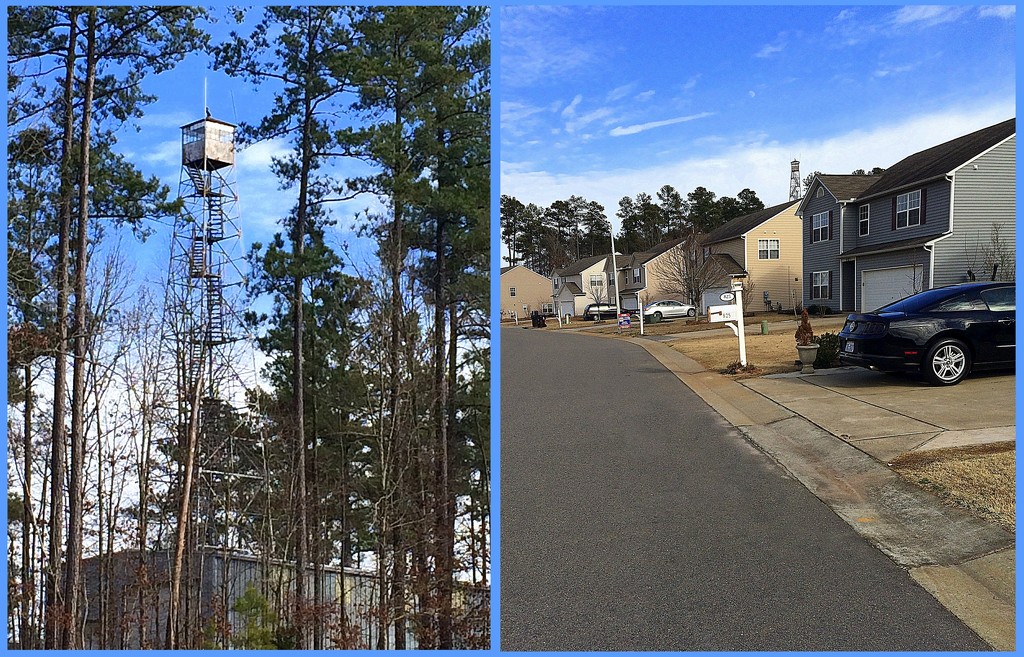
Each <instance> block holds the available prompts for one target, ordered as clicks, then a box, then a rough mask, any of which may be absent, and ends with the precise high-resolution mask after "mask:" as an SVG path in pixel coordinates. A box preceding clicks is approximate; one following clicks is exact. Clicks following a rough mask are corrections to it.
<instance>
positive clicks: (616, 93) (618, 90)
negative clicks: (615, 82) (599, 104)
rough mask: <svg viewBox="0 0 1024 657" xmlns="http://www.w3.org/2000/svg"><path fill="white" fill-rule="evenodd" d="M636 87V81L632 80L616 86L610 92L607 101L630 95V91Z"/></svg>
mask: <svg viewBox="0 0 1024 657" xmlns="http://www.w3.org/2000/svg"><path fill="white" fill-rule="evenodd" d="M635 88H636V83H635V82H630V83H629V84H624V85H622V86H621V87H615V88H614V89H612V90H611V91H609V92H608V97H607V101H608V102H613V101H616V100H622V99H623V98H625V97H626V96H628V95H629V92H631V91H633V89H635Z"/></svg>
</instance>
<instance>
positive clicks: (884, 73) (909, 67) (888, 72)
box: [874, 64, 917, 78]
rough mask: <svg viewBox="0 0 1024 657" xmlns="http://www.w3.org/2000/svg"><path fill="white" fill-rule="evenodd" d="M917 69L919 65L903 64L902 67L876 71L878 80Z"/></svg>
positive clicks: (887, 67) (884, 68)
mask: <svg viewBox="0 0 1024 657" xmlns="http://www.w3.org/2000/svg"><path fill="white" fill-rule="evenodd" d="M915 68H917V64H903V65H902V66H883V67H880V68H878V69H876V70H875V73H874V75H875V77H876V78H884V77H888V76H890V75H898V74H900V73H909V72H910V71H913V70H914V69H915Z"/></svg>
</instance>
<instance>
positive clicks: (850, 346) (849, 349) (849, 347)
mask: <svg viewBox="0 0 1024 657" xmlns="http://www.w3.org/2000/svg"><path fill="white" fill-rule="evenodd" d="M844 350H845V351H846V353H848V354H852V353H853V340H847V341H846V347H844Z"/></svg>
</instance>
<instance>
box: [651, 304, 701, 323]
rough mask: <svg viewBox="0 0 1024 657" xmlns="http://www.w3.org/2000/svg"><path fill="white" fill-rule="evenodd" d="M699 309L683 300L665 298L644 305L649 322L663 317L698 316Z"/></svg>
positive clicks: (658, 320) (657, 320)
mask: <svg viewBox="0 0 1024 657" xmlns="http://www.w3.org/2000/svg"><path fill="white" fill-rule="evenodd" d="M696 316H697V309H696V308H695V307H693V306H691V305H690V304H687V303H683V302H682V301H674V300H672V299H665V300H663V301H655V302H654V303H649V304H647V305H646V306H644V319H646V320H647V321H649V322H660V321H661V320H663V319H674V318H676V317H696Z"/></svg>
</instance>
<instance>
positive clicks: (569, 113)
mask: <svg viewBox="0 0 1024 657" xmlns="http://www.w3.org/2000/svg"><path fill="white" fill-rule="evenodd" d="M581 102H583V96H581V95H579V94H576V97H575V98H573V99H572V102H571V103H569V104H568V105H566V107H565V109H564V110H562V118H565V119H568V118H570V117H573V116H575V115H576V108H577V107H578V106H579V104H580V103H581Z"/></svg>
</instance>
